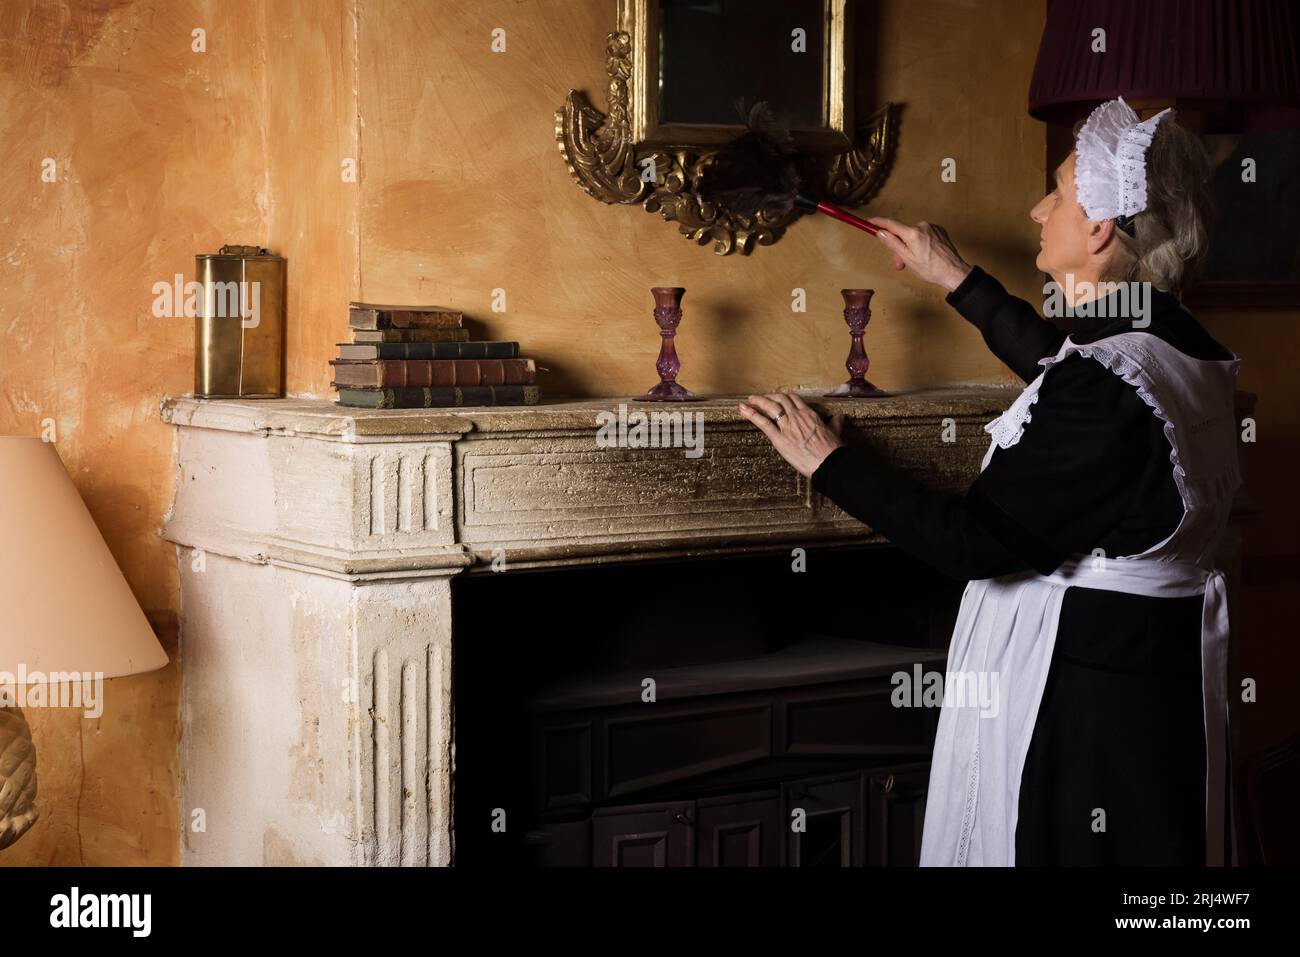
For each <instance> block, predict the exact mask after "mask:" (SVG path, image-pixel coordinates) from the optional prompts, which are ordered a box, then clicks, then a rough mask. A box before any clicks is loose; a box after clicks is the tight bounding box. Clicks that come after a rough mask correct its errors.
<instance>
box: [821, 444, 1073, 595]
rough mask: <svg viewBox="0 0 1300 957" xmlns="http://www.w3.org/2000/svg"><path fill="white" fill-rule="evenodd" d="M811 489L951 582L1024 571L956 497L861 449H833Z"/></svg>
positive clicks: (1024, 563)
mask: <svg viewBox="0 0 1300 957" xmlns="http://www.w3.org/2000/svg"><path fill="white" fill-rule="evenodd" d="M812 485H813V488H815V489H816V490H817V491H818V492H820V493H821V494H823V495H825V496H826V497H827V498H829V499H830V500H831V501H832V502H834V503H835V504H836V505H838V506H839V507H840V508H842V509H844V511H846V512H848V513H849V514H850V515H852V516H853V517H854V518H856V519H857V520H858V521H860V522H863V523H865V524H867V525H870V526H871V527H872V529H874V530H875V531H877V532H880V534H882V535H884V536H885V538H887V539H889V541H890V542H891V543H892V544H894V545H897V546H898V547H899V548H901V549H902V550H903V551H905V552H907V553H908V554H909V555H912V556H914V557H916V558H919V559H920V560H921V561H923V562H925V563H927V564H928V565H930V566H932V567H933V568H935V569H937V570H938V571H939V572H941V573H942V574H944V575H947V576H948V577H950V578H955V579H958V580H959V581H961V580H968V579H971V578H993V577H996V576H998V575H1005V574H1007V573H1008V572H1013V571H1018V570H1021V569H1024V568H1027V567H1029V566H1028V564H1027V563H1026V562H1024V561H1023V560H1022V559H1021V558H1020V557H1019V556H1018V555H1017V554H1016V553H1015V552H1014V551H1012V550H1011V549H1009V548H1007V547H1006V546H1005V545H1003V544H1002V543H1001V542H1000V541H999V540H998V539H997V538H995V537H994V536H993V535H991V534H990V533H989V532H988V531H987V530H986V529H985V528H984V527H983V526H982V525H980V524H979V522H977V521H976V520H975V517H974V515H973V514H972V513H971V512H970V510H969V509H968V508H967V506H966V502H965V500H964V498H963V497H962V496H961V495H954V494H951V493H947V492H935V491H931V490H930V489H928V488H926V487H925V486H924V485H922V484H921V483H920V482H918V481H916V479H914V478H912V477H911V476H910V475H907V474H906V473H905V472H903V471H901V470H899V469H896V468H894V467H892V466H889V465H886V464H885V463H883V462H881V461H880V460H879V459H877V458H876V457H875V456H873V455H871V454H869V453H867V452H865V451H863V450H862V449H858V448H852V447H850V446H840V447H839V448H837V449H835V450H834V451H833V452H831V454H830V455H828V456H827V457H826V459H825V460H824V461H823V462H822V464H821V465H820V466H818V468H817V471H816V472H814V473H813V476H812ZM1049 571H1050V569H1049Z"/></svg>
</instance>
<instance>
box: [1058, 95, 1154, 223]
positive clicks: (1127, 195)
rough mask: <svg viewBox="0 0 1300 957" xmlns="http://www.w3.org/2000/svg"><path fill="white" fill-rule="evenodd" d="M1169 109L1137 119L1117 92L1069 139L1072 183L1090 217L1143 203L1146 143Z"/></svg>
mask: <svg viewBox="0 0 1300 957" xmlns="http://www.w3.org/2000/svg"><path fill="white" fill-rule="evenodd" d="M1169 112H1170V110H1169V109H1164V110H1161V111H1160V112H1159V113H1157V114H1156V115H1155V116H1153V117H1151V118H1150V119H1149V120H1144V121H1142V122H1139V121H1138V115H1137V114H1136V113H1134V112H1133V108H1132V107H1130V106H1129V105H1128V104H1127V103H1125V102H1124V98H1123V97H1122V96H1121V97H1120V98H1119V99H1116V100H1109V101H1107V102H1105V103H1103V104H1101V106H1099V107H1097V108H1096V109H1095V110H1093V111H1092V115H1091V116H1089V117H1088V119H1087V121H1086V122H1085V123H1084V124H1083V127H1082V128H1081V129H1080V130H1079V138H1078V140H1077V141H1076V143H1075V147H1074V148H1075V153H1076V156H1075V166H1074V187H1075V191H1076V193H1077V194H1078V198H1079V205H1080V206H1082V207H1083V211H1084V213H1086V214H1087V216H1088V218H1089V219H1091V220H1093V221H1094V222H1098V221H1100V220H1104V219H1115V218H1116V217H1118V216H1132V215H1133V214H1134V213H1140V212H1142V210H1144V209H1146V208H1147V164H1146V153H1147V147H1148V146H1150V145H1151V138H1152V136H1154V135H1155V131H1156V126H1157V125H1158V124H1159V123H1160V120H1161V119H1162V118H1163V117H1164V115H1165V114H1166V113H1169Z"/></svg>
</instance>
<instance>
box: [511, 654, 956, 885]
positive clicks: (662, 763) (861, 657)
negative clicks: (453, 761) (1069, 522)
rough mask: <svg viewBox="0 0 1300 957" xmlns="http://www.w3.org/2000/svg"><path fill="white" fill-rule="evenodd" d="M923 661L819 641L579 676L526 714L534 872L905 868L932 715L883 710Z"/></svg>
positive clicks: (913, 854)
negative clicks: (644, 691)
mask: <svg viewBox="0 0 1300 957" xmlns="http://www.w3.org/2000/svg"><path fill="white" fill-rule="evenodd" d="M944 660H945V655H944V653H943V652H938V651H935V650H933V649H920V648H906V647H899V646H891V645H880V644H872V643H869V642H857V641H847V640H841V639H826V638H819V639H813V640H808V641H805V642H801V643H798V644H795V645H792V646H790V647H789V648H788V649H786V650H784V651H782V652H779V653H774V654H772V655H769V656H766V657H764V658H759V659H751V660H744V661H737V662H723V663H718V664H714V665H701V666H694V667H689V668H677V669H665V670H664V671H663V673H662V674H661V675H660V677H659V679H658V681H657V686H658V697H657V699H656V700H654V701H645V700H643V699H642V697H641V683H640V682H641V679H640V676H639V675H638V674H627V675H623V674H612V675H599V676H585V677H583V678H582V679H580V680H578V679H575V680H572V681H570V682H568V683H566V684H563V685H561V686H559V687H553V688H551V689H548V691H547V692H546V693H545V694H542V695H539V696H538V697H537V698H536V699H535V700H534V701H533V703H532V704H533V719H532V727H531V741H532V747H531V755H532V761H533V768H532V786H531V790H532V795H533V797H532V806H533V811H534V815H533V829H532V830H531V831H530V833H529V840H528V843H529V844H530V845H531V846H532V848H533V851H534V854H533V858H534V860H535V861H536V862H537V863H540V864H544V865H560V866H572V865H579V864H584V863H585V864H592V865H595V866H600V867H637V866H647V867H670V866H671V867H675V866H687V867H691V866H698V867H777V866H789V867H861V866H865V865H880V866H902V865H911V864H915V863H916V861H917V858H918V856H919V853H920V839H921V824H922V822H923V820H924V807H925V788H926V780H927V776H928V772H929V760H928V755H929V751H930V748H931V746H932V744H933V741H934V733H935V726H936V723H937V721H938V709H937V708H918V707H900V706H897V705H896V704H895V701H894V695H893V694H892V692H893V688H894V684H893V682H894V677H895V676H896V675H897V674H899V673H900V672H902V673H904V674H907V675H909V676H910V675H911V674H912V673H913V670H914V669H918V670H919V669H925V668H938V667H941V666H942V665H943V663H944Z"/></svg>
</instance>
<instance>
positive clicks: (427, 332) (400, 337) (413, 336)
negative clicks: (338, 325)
mask: <svg viewBox="0 0 1300 957" xmlns="http://www.w3.org/2000/svg"><path fill="white" fill-rule="evenodd" d="M352 341H353V342H467V341H469V330H468V329H466V328H464V327H461V328H459V329H353V330H352Z"/></svg>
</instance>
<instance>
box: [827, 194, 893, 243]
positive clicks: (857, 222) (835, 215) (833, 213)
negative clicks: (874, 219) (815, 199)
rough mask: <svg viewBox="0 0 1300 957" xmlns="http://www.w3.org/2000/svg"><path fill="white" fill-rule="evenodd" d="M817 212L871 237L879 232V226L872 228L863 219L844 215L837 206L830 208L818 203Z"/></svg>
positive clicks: (828, 205) (829, 205)
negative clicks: (864, 232) (854, 227)
mask: <svg viewBox="0 0 1300 957" xmlns="http://www.w3.org/2000/svg"><path fill="white" fill-rule="evenodd" d="M817 212H819V213H825V214H826V215H827V216H829V217H831V218H832V219H838V220H839V221H840V222H842V223H848V224H849V225H850V226H856V227H858V229H862V230H865V231H866V232H869V233H871V235H873V236H874V235H876V233H878V232H880V227H879V226H873V225H872V224H871V223H869V222H867V221H866V220H865V219H858V217H856V216H854V215H853V214H852V213H846V212H845V211H844V210H842V209H840V208H839V207H838V206H832V205H831V204H830V203H826V202H820V203H818V204H817Z"/></svg>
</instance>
